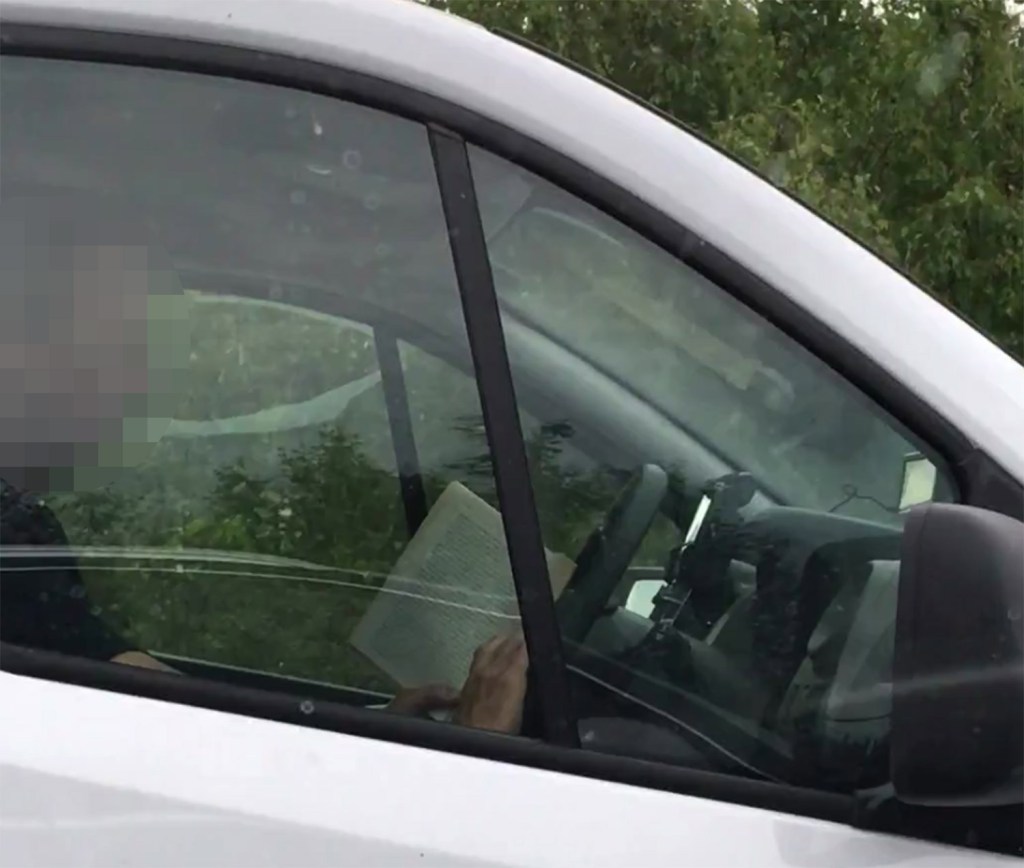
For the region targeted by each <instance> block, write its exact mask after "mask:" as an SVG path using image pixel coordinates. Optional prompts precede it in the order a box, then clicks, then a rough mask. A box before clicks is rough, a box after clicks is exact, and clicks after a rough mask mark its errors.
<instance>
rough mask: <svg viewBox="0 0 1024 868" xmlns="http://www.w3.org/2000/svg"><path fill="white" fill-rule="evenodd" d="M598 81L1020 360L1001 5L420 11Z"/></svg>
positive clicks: (611, 2)
mask: <svg viewBox="0 0 1024 868" xmlns="http://www.w3.org/2000/svg"><path fill="white" fill-rule="evenodd" d="M429 2H430V3H431V5H433V6H436V7H439V8H442V9H446V10H449V11H451V12H453V13H455V14H458V15H461V16H464V17H466V18H469V19H472V20H474V21H477V22H479V23H481V24H483V25H485V26H487V27H490V28H494V29H500V30H504V31H508V32H513V33H516V34H519V35H521V36H524V37H525V38H527V39H529V40H531V41H532V42H535V43H537V44H538V45H541V46H543V47H545V48H548V49H550V50H553V51H555V52H557V53H558V54H561V55H562V56H564V57H566V58H568V59H570V60H572V61H574V62H576V63H578V64H581V65H582V66H584V67H586V68H588V69H591V70H593V71H594V72H595V73H597V74H599V75H601V76H603V77H606V78H608V79H610V80H611V81H614V82H615V83H617V84H619V85H621V86H623V87H625V88H626V89H627V90H629V91H631V92H633V93H635V94H637V95H638V96H640V97H641V98H644V99H646V100H648V101H649V102H651V103H652V104H654V105H655V106H657V107H658V108H660V109H663V110H665V111H667V112H669V113H670V114H672V115H673V116H674V117H676V118H678V119H679V120H680V121H682V122H683V123H685V124H687V125H688V126H690V127H692V128H693V129H695V130H697V131H699V132H700V133H702V134H704V135H705V136H707V137H708V138H710V139H711V140H712V141H714V142H716V143H717V144H719V145H720V146H722V147H724V148H725V149H726V150H728V151H730V152H732V153H734V154H735V155H737V156H738V157H740V158H742V159H743V160H744V161H746V162H747V163H748V164H750V165H752V166H753V167H755V168H757V169H759V170H760V171H761V172H763V173H764V174H765V175H767V176H768V177H769V178H770V179H772V180H773V181H774V182H775V183H777V184H779V185H780V186H782V187H783V188H785V189H787V190H789V191H790V192H792V193H793V194H795V195H796V196H798V197H800V198H801V199H803V200H804V201H806V202H807V203H809V204H810V205H812V206H814V207H815V208H817V209H818V210H819V211H821V212H822V213H824V214H825V215H826V216H828V217H829V218H831V219H832V220H834V221H835V222H836V223H837V224H838V225H840V226H842V227H843V228H845V229H846V230H847V231H849V232H850V233H851V234H853V235H854V236H856V237H858V238H859V239H860V240H862V241H863V242H864V243H866V244H867V245H869V246H870V247H872V248H873V249H875V250H876V251H878V252H879V253H880V254H881V255H883V256H885V257H886V258H888V259H889V260H890V261H892V262H894V263H895V264H897V265H898V266H900V267H902V268H903V269H905V270H906V271H907V272H908V273H909V274H911V275H912V276H913V277H914V278H915V279H916V280H917V281H918V282H919V283H921V284H922V285H923V286H925V287H927V288H929V289H930V290H931V291H933V292H934V293H935V294H936V295H937V296H939V297H940V298H942V299H943V300H945V301H946V302H947V303H949V304H951V305H952V306H954V307H955V308H957V309H958V310H959V311H961V312H962V313H963V314H964V315H965V316H967V317H969V318H970V319H972V320H973V321H974V322H975V323H976V324H977V325H978V326H980V327H981V328H982V329H984V330H985V331H987V332H988V333H989V334H990V335H992V336H993V337H994V339H996V340H997V341H998V342H999V343H1000V344H1001V345H1002V346H1003V347H1004V348H1006V349H1007V350H1008V351H1010V352H1011V353H1014V354H1015V355H1017V356H1018V357H1021V356H1022V355H1024V213H1022V204H1024V203H1022V196H1024V180H1022V174H1024V83H1022V74H1024V63H1022V57H1024V31H1022V23H1021V18H1020V15H1019V14H1018V13H1012V12H1011V11H1009V10H1008V7H1007V4H1005V3H1004V2H1003V0H874V2H871V3H866V2H863V0H662V2H650V0H570V2H553V0H429Z"/></svg>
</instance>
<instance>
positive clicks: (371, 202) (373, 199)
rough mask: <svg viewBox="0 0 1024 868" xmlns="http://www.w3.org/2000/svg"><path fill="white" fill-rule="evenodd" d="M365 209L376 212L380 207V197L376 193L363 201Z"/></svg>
mask: <svg viewBox="0 0 1024 868" xmlns="http://www.w3.org/2000/svg"><path fill="white" fill-rule="evenodd" d="M363 207H364V208H365V209H366V210H367V211H376V210H377V209H378V208H379V207H380V196H378V195H377V194H376V193H370V194H369V195H368V196H367V197H366V198H365V199H363Z"/></svg>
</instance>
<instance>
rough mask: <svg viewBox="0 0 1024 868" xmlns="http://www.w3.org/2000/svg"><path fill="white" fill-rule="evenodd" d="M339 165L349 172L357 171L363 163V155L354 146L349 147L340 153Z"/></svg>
mask: <svg viewBox="0 0 1024 868" xmlns="http://www.w3.org/2000/svg"><path fill="white" fill-rule="evenodd" d="M341 165H343V166H344V167H345V168H346V169H348V170H349V171H350V172H357V171H359V168H360V167H361V166H362V165H363V155H362V154H360V153H359V151H357V150H355V148H350V149H349V150H347V151H345V153H343V154H342V155H341Z"/></svg>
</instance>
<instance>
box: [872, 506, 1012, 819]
mask: <svg viewBox="0 0 1024 868" xmlns="http://www.w3.org/2000/svg"><path fill="white" fill-rule="evenodd" d="M1022 617H1024V524H1022V523H1021V522H1019V521H1017V520H1015V519H1012V518H1008V517H1007V516H1004V515H1000V514H998V513H994V512H989V511H987V510H982V509H977V508H974V507H967V506H959V505H952V504H929V505H926V506H922V507H919V508H916V509H914V510H912V511H911V513H910V515H909V516H908V519H907V524H906V527H905V530H904V536H903V544H902V557H901V567H900V580H899V598H898V606H897V623H896V646H895V654H894V658H893V709H892V743H891V766H892V782H893V787H894V789H895V792H896V796H897V798H898V799H899V800H900V801H901V802H903V803H905V804H912V805H930V806H949V807H952V806H977V807H982V806H995V805H1013V804H1021V803H1022V802H1024V776H1022V765H1024V650H1022V649H1024V642H1022Z"/></svg>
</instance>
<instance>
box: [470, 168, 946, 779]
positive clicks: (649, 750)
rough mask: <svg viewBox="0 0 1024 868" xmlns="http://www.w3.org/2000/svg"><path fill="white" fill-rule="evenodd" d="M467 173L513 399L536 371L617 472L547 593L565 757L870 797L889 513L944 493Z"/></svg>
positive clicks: (739, 347)
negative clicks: (583, 751)
mask: <svg viewBox="0 0 1024 868" xmlns="http://www.w3.org/2000/svg"><path fill="white" fill-rule="evenodd" d="M471 163H472V166H473V170H474V173H475V177H476V184H477V186H478V188H479V194H478V195H479V198H480V200H481V202H482V215H483V219H484V226H485V231H486V235H487V237H488V244H489V255H490V260H491V265H492V269H493V271H494V275H495V283H496V286H497V291H498V294H499V300H500V303H501V307H502V317H503V323H504V326H505V330H506V335H507V339H508V343H509V352H510V361H511V363H512V369H513V376H514V379H515V381H516V389H517V393H519V394H520V395H522V394H527V393H529V391H530V389H532V388H533V384H534V382H535V380H536V377H537V374H536V371H537V369H538V358H544V359H546V360H548V361H547V364H548V365H549V369H548V370H549V378H548V379H549V382H550V383H551V384H552V385H551V387H552V388H554V389H559V388H560V389H561V393H562V395H563V396H564V400H563V406H564V407H565V408H566V412H576V409H575V408H579V407H584V406H586V407H589V408H591V409H590V412H591V413H592V414H593V417H594V418H593V419H592V425H594V426H595V427H597V428H598V429H600V430H602V431H603V432H604V435H605V437H606V439H607V440H609V441H610V442H611V443H613V444H615V446H617V447H618V451H619V453H620V454H621V455H623V456H629V461H630V462H631V466H630V468H629V469H630V470H632V471H633V475H632V477H631V478H628V479H627V478H623V479H620V480H619V484H618V490H617V491H615V492H614V493H613V494H612V496H611V497H609V498H608V505H607V507H606V514H604V515H603V516H601V517H600V518H597V519H595V520H594V521H593V524H592V528H591V531H592V532H591V534H590V537H589V538H588V540H587V541H586V543H585V544H584V545H583V546H582V548H581V549H578V550H577V551H576V552H570V555H571V556H573V557H575V559H576V561H577V568H576V572H575V573H574V575H573V577H572V579H571V580H570V582H569V583H568V586H567V588H566V589H565V590H564V591H561V592H560V591H559V589H558V588H555V593H556V594H558V598H557V601H556V609H557V613H558V618H559V624H560V627H561V630H562V638H563V643H564V646H565V650H566V655H567V658H568V660H569V663H570V669H571V673H572V680H573V688H574V689H573V701H574V704H575V709H576V711H577V713H578V715H579V718H580V728H581V739H582V741H583V744H584V745H585V746H589V747H591V748H594V749H598V750H609V751H612V752H616V753H626V754H630V755H636V756H642V757H644V758H648V759H659V760H662V761H666V762H673V763H678V764H683V765H689V766H693V767H696V768H702V769H710V770H716V771H724V772H729V773H735V774H740V775H745V776H752V777H756V778H762V779H769V780H779V781H786V782H790V783H793V784H797V785H801V786H810V787H817V788H822V789H832V790H839V791H845V792H849V791H852V790H853V789H856V788H858V787H863V786H874V785H880V784H882V783H884V781H885V779H886V775H887V769H888V758H887V754H886V738H887V734H888V727H889V717H888V715H889V692H888V691H889V684H890V681H891V673H890V666H891V659H892V643H893V627H894V620H895V600H896V597H895V593H896V583H897V579H898V574H899V563H898V559H899V540H900V533H901V528H902V523H903V518H904V510H905V509H906V508H907V507H908V506H910V505H912V504H913V503H917V502H922V501H927V500H931V499H949V498H951V497H952V496H953V494H954V493H955V488H954V486H953V485H952V481H951V479H950V477H949V475H948V473H947V472H946V471H945V469H944V465H943V464H942V462H941V460H940V459H939V458H938V457H936V456H935V455H934V453H933V452H931V450H930V449H929V448H928V446H927V445H926V444H925V443H923V442H922V441H920V440H918V438H916V437H915V436H913V435H911V434H910V433H909V432H908V431H907V430H906V429H905V428H904V427H903V426H902V425H900V424H899V423H898V422H897V421H896V420H895V419H893V418H892V417H891V416H889V415H888V414H887V413H886V412H885V411H883V410H882V409H881V408H880V407H878V406H877V405H875V404H874V403H873V402H872V401H871V400H870V399H868V398H867V397H866V396H864V395H863V394H861V393H860V392H858V391H857V390H856V389H854V388H852V387H851V386H850V384H848V383H847V382H845V381H844V380H843V379H842V378H840V377H839V376H837V375H836V374H835V373H834V372H833V371H831V370H830V369H829V368H828V367H827V366H826V365H824V364H822V363H821V362H820V361H819V360H817V359H816V358H814V357H813V356H812V355H811V354H810V353H808V352H807V351H806V350H804V348H803V347H801V346H800V345H799V343H797V342H796V341H795V340H793V339H792V338H790V337H787V336H786V335H785V334H783V333H782V332H781V331H779V330H778V329H777V328H775V327H774V326H773V325H772V324H771V323H769V322H768V321H767V320H765V319H763V318H761V317H759V316H758V315H756V314H755V313H753V312H752V311H750V310H749V309H748V308H746V307H745V306H743V305H742V304H740V303H739V302H738V301H737V300H736V299H735V298H733V297H732V296H731V295H730V294H729V293H727V292H726V291H724V289H723V288H722V287H721V286H718V285H716V284H715V283H714V282H712V281H711V280H709V279H708V278H707V277H705V276H703V275H702V274H700V273H699V272H698V271H697V270H695V269H694V268H692V267H690V266H688V265H686V264H684V263H683V262H681V261H680V260H678V259H677V258H675V257H673V256H671V255H669V254H668V253H667V252H665V251H664V250H662V249H661V248H659V247H657V246H656V245H654V244H652V243H650V242H649V241H647V240H646V239H644V238H643V237H641V236H640V235H638V234H637V233H636V232H634V231H632V230H631V229H629V228H627V227H626V226H624V225H622V224H620V223H619V222H617V221H616V220H613V219H611V218H610V217H608V216H606V215H605V214H603V213H601V212H600V211H598V210H597V209H596V208H594V207H593V206H591V205H589V204H587V203H586V202H584V201H582V200H581V199H578V198H577V197H575V196H572V195H570V194H568V193H567V192H565V191H563V190H561V189H559V188H557V187H555V186H554V185H552V184H550V183H548V182H546V181H544V180H542V179H541V178H538V177H536V176H534V175H532V174H531V173H529V172H527V171H525V170H523V169H521V168H519V167H516V166H514V165H512V164H510V163H508V162H507V161H504V160H501V159H499V158H497V157H495V156H493V155H490V154H488V153H486V152H484V151H482V150H479V149H475V148H474V149H472V150H471ZM523 185H525V186H526V187H527V188H528V193H527V194H525V195H524V194H523V192H522V186H523ZM511 189H516V190H517V193H516V201H520V202H522V203H523V204H522V205H520V206H518V208H514V205H513V204H512V203H511V200H510V198H509V197H510V194H509V193H508V191H509V190H511ZM495 203H498V205H501V206H502V207H500V208H499V207H498V205H495ZM510 209H513V210H514V213H513V214H511V216H510V215H509V213H508V212H509V210H510ZM552 360H557V361H552ZM552 366H554V367H552ZM552 370H557V371H558V374H557V375H554V376H552V375H550V371H552ZM539 509H540V511H541V521H542V523H544V521H545V520H546V519H545V516H544V511H545V503H544V502H543V501H541V502H539ZM666 516H667V517H669V518H670V519H671V520H672V522H671V523H672V532H671V533H669V534H666V533H664V532H663V531H660V530H658V531H656V530H655V527H656V525H655V522H656V521H658V520H663V519H664V518H665V517H666ZM644 547H648V548H654V549H655V550H656V551H657V554H655V555H653V556H652V557H651V558H650V560H649V561H645V562H644V563H649V564H653V565H656V566H657V568H656V569H650V568H647V569H640V568H639V567H640V564H639V563H638V561H637V554H638V552H641V551H643V550H644Z"/></svg>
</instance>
